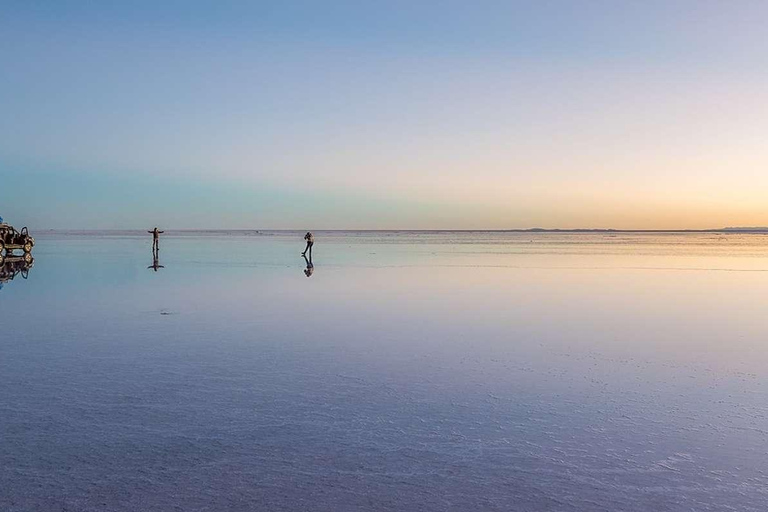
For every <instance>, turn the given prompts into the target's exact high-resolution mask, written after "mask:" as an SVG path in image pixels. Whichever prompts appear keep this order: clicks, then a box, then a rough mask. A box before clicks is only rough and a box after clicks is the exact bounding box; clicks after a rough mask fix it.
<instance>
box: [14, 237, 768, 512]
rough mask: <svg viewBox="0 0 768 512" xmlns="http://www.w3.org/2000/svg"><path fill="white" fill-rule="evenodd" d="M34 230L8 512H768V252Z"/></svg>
mask: <svg viewBox="0 0 768 512" xmlns="http://www.w3.org/2000/svg"><path fill="white" fill-rule="evenodd" d="M303 234H304V232H295V233H288V232H260V233H259V232H240V233H236V232H234V233H228V232H217V233H194V232H182V233H178V232H177V233H173V232H167V233H166V234H164V235H162V237H161V239H160V249H159V251H158V254H157V255H156V257H153V254H152V252H151V237H147V236H146V234H145V233H140V232H136V233H131V232H125V233H74V232H73V233H35V236H36V238H37V246H36V247H35V249H34V258H35V260H34V266H33V268H29V269H28V270H27V272H28V276H27V277H28V278H27V279H23V278H22V277H21V275H17V276H16V277H15V278H14V279H12V280H7V281H6V282H4V286H3V288H2V289H1V290H0V325H1V326H2V334H0V461H2V464H0V510H4V511H5V510H10V511H30V510H35V511H37V510H39V511H59V510H62V511H63V510H76V511H91V510H93V511H96V510H99V511H103V510H117V511H123V510H125V511H128V510H131V511H133V510H141V511H167V510H185V511H189V510H211V511H221V510H238V511H239V510H243V511H245V510H286V511H287V510H291V511H295V510H313V511H314V510H316V511H344V510H425V511H432V510H434V511H443V510H457V511H466V510H489V511H490V510H500V511H501V510H504V511H508V510H526V511H538V510H543V511H561V510H562V511H571V510H574V511H576V510H578V511H583V510H590V511H592V510H596V511H602V510H605V511H617V510H621V511H647V510H657V511H678V510H680V511H682V510H686V511H688V510H697V511H708V510H712V511H721V510H739V511H758V510H759V511H763V510H766V508H767V507H768V473H767V472H768V453H767V452H768V442H767V441H768V372H766V370H768V350H766V343H768V315H766V314H765V312H766V311H768V236H764V235H759V234H758V235H737V234H727V235H723V234H715V233H712V234H624V233H616V234H530V233H395V232H391V233H385V232H378V233H355V232H347V233H341V232H335V233H323V232H315V239H316V243H315V247H314V255H313V261H311V262H310V261H309V260H305V259H304V258H303V257H301V251H302V250H303V248H304V242H303V240H302V236H303Z"/></svg>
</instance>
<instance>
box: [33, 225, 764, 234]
mask: <svg viewBox="0 0 768 512" xmlns="http://www.w3.org/2000/svg"><path fill="white" fill-rule="evenodd" d="M144 229H145V228H106V229H105V228H76V229H71V228H67V229H63V228H48V229H36V231H38V232H49V233H50V232H83V233H85V232H95V231H107V232H109V231H111V232H127V231H144ZM163 229H164V230H165V231H175V232H220V231H239V232H261V231H269V232H293V231H307V230H306V228H282V229H272V228H206V229H193V228H179V229H176V228H163ZM308 231H313V230H308ZM314 231H315V232H371V233H375V232H381V233H385V232H404V233H746V234H749V233H768V227H762V226H761V227H757V226H756V227H725V228H707V229H688V228H683V229H621V228H510V229H397V228H387V229H344V228H332V229H314Z"/></svg>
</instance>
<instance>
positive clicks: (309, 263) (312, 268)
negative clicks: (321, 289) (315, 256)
mask: <svg viewBox="0 0 768 512" xmlns="http://www.w3.org/2000/svg"><path fill="white" fill-rule="evenodd" d="M302 256H304V261H306V262H307V268H306V269H305V270H304V275H305V276H307V277H312V273H313V272H314V271H315V266H314V265H313V264H312V253H309V259H307V256H306V255H304V254H302Z"/></svg>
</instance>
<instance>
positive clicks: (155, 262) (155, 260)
mask: <svg viewBox="0 0 768 512" xmlns="http://www.w3.org/2000/svg"><path fill="white" fill-rule="evenodd" d="M161 233H162V231H161ZM147 268H151V269H152V270H154V271H155V272H157V270H158V269H161V268H165V267H164V266H162V265H161V264H160V250H159V249H158V250H157V251H152V264H151V265H150V266H148V267H147Z"/></svg>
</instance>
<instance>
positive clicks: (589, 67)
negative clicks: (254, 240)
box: [0, 0, 768, 229]
mask: <svg viewBox="0 0 768 512" xmlns="http://www.w3.org/2000/svg"><path fill="white" fill-rule="evenodd" d="M766 20H768V2H764V1H747V0H737V1H725V0H722V1H708V0H695V1H694V0H691V1H685V0H679V1H675V0H665V1H651V0H642V1H599V0H597V1H590V0H584V1H575V0H574V1H546V0H531V1H525V2H516V1H511V0H508V1H473V2H467V1H426V0H425V1H413V0H410V1H402V2H401V1H378V2H367V1H364V0H354V1H348V2H332V1H322V2H320V1H316V2H288V1H281V2H269V3H262V2H256V1H250V2H247V1H243V2H231V1H222V0H219V1H210V2H203V1H194V0H183V1H182V0H178V1H164V2H159V1H151V2H149V1H143V0H135V1H131V2H118V1H108V0H105V1H103V2H86V1H80V2H76V1H67V0H56V1H47V2H46V1H43V0H40V1H36V2H16V1H6V2H2V3H0V215H2V216H3V217H5V219H6V220H7V221H9V222H11V223H13V224H15V225H19V226H21V225H29V226H33V227H36V228H38V229H41V228H144V227H146V226H152V225H155V224H158V225H160V226H163V227H166V228H195V227H202V228H254V229H259V228H297V229H323V228H370V229H386V228H398V229H451V228H455V229H482V228H488V229H505V228H525V227H562V228H573V227H614V228H652V229H653V228H663V229H665V228H709V227H722V226H744V225H753V226H754V225H761V226H763V225H768V35H766V34H767V33H768V32H766V29H765V24H766Z"/></svg>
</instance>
